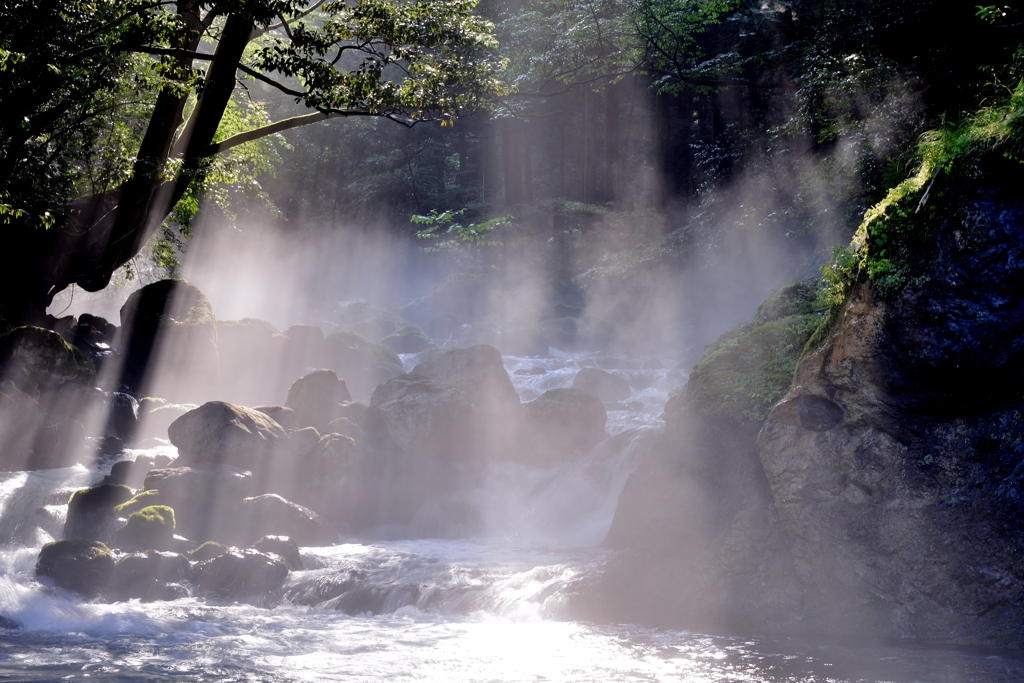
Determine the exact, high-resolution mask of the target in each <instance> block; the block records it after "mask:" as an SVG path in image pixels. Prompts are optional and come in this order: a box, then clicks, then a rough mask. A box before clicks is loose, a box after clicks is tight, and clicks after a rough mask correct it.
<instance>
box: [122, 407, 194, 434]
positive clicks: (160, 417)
mask: <svg viewBox="0 0 1024 683" xmlns="http://www.w3.org/2000/svg"><path fill="white" fill-rule="evenodd" d="M198 407H199V406H197V405H196V404H195V403H169V402H168V401H165V400H164V399H162V398H154V397H151V396H147V397H145V398H143V399H142V400H140V401H139V410H138V416H139V417H138V421H139V424H138V427H137V428H136V435H137V437H138V438H140V439H145V438H157V439H166V438H167V428H168V427H170V426H171V423H172V422H174V421H175V420H177V419H178V418H179V417H181V416H182V415H184V414H185V413H187V412H189V411H192V410H195V409H196V408H198Z"/></svg>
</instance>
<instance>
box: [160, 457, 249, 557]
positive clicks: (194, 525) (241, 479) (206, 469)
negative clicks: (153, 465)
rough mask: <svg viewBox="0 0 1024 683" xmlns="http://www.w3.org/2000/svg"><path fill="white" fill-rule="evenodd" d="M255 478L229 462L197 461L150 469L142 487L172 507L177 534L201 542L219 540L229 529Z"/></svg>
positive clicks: (233, 523)
mask: <svg viewBox="0 0 1024 683" xmlns="http://www.w3.org/2000/svg"><path fill="white" fill-rule="evenodd" d="M254 481H255V480H254V478H253V476H252V474H251V473H249V472H245V471H242V470H239V469H237V468H233V467H230V466H228V465H198V466H196V467H168V468H165V469H156V470H152V471H150V472H149V474H147V475H146V483H145V487H146V493H147V494H148V495H149V496H155V500H156V501H159V503H160V504H161V505H168V506H170V507H171V508H173V509H174V511H175V521H176V524H177V529H178V533H179V534H181V535H182V536H184V537H186V538H188V539H190V540H192V541H195V542H202V541H208V540H221V538H222V537H223V536H224V535H225V534H229V533H230V532H231V529H232V528H233V526H234V525H235V523H236V521H235V517H236V514H237V513H236V510H237V508H238V506H239V505H240V504H241V502H242V499H244V498H246V497H248V496H251V495H252V494H253V487H254ZM152 491H156V492H157V493H155V494H154V493H150V492H152ZM140 495H141V494H140ZM144 502H146V504H149V505H152V504H153V503H152V502H149V501H148V500H147V501H144Z"/></svg>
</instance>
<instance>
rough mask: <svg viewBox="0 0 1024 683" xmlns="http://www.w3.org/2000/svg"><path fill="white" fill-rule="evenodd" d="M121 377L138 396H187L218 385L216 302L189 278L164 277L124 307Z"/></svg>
mask: <svg viewBox="0 0 1024 683" xmlns="http://www.w3.org/2000/svg"><path fill="white" fill-rule="evenodd" d="M118 347H119V349H120V351H121V356H122V359H123V363H124V365H123V367H122V371H121V383H122V384H123V385H124V386H127V387H128V388H129V389H130V390H131V391H132V393H134V394H135V395H137V396H144V395H153V396H162V397H164V398H168V399H171V400H189V399H195V398H197V397H202V396H205V395H207V394H208V393H209V392H211V391H213V390H215V389H216V379H217V374H218V366H219V357H218V354H217V323H216V319H215V318H214V315H213V307H212V305H211V304H210V301H209V299H207V298H206V295H204V294H203V293H202V292H201V291H200V290H199V288H198V287H196V286H195V285H193V284H191V283H189V282H186V281H185V280H176V279H172V280H160V281H159V282H154V283H152V284H149V285H146V286H145V287H143V288H141V289H139V290H138V291H136V292H134V293H133V294H132V295H131V296H130V297H128V300H127V301H125V303H124V305H123V306H122V307H121V329H120V331H119V338H118Z"/></svg>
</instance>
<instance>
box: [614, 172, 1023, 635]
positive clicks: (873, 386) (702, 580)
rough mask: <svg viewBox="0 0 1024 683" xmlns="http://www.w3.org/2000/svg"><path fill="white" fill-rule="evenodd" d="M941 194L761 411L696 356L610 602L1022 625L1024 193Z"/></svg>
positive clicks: (630, 525) (635, 512)
mask: <svg viewBox="0 0 1024 683" xmlns="http://www.w3.org/2000/svg"><path fill="white" fill-rule="evenodd" d="M942 194H943V196H944V197H945V201H944V205H943V207H942V208H941V210H938V211H933V215H934V216H935V220H934V221H933V223H932V225H931V228H930V230H929V233H928V240H929V242H930V243H929V246H928V248H926V249H922V250H921V251H920V252H919V253H918V254H916V255H915V258H916V259H917V261H916V262H914V263H913V264H912V266H913V267H912V272H913V274H914V277H913V279H908V282H909V284H907V286H905V287H904V288H903V289H902V290H900V291H899V292H897V293H891V294H890V296H889V297H888V298H887V299H885V300H883V298H882V297H881V296H880V295H879V294H878V292H877V291H876V289H875V287H874V285H872V284H871V283H870V282H867V281H863V282H861V283H859V284H857V285H855V286H854V287H853V289H852V291H850V293H849V296H848V297H847V299H846V302H845V303H844V304H843V307H842V309H841V310H840V312H839V316H838V318H837V319H836V322H835V324H834V325H833V326H832V329H831V331H830V332H829V334H828V335H827V336H826V337H825V339H824V341H823V342H822V343H821V344H819V345H818V347H817V348H816V349H815V350H814V351H812V352H811V353H809V354H808V355H807V356H806V357H804V358H803V359H802V361H801V362H800V365H799V367H798V369H797V371H796V374H795V381H794V383H793V386H792V388H791V389H790V390H789V392H788V394H786V395H785V396H784V398H783V399H782V400H781V401H780V402H779V403H778V404H777V405H775V406H774V408H772V409H771V411H770V412H768V414H767V418H766V419H764V421H763V424H762V423H761V422H760V419H761V418H763V417H764V415H763V413H761V414H758V412H757V411H754V410H751V409H750V408H749V407H747V408H746V409H744V410H742V411H739V412H738V410H731V409H730V410H721V409H720V408H721V406H722V405H725V404H726V403H728V401H730V400H733V399H732V398H730V395H727V392H722V391H719V390H718V389H716V388H715V387H716V384H715V382H714V381H713V380H714V372H711V373H709V372H708V371H707V370H708V369H709V368H704V370H702V366H703V365H704V363H703V362H702V365H700V366H698V367H697V368H696V369H695V372H694V375H691V378H690V382H689V384H688V386H687V388H686V391H684V392H683V394H682V395H681V396H680V397H678V398H677V399H673V400H674V401H675V404H673V401H670V404H669V406H667V407H666V413H667V418H669V423H668V426H667V427H666V432H665V434H664V435H663V437H662V440H661V442H660V443H659V445H658V447H657V448H656V449H655V450H654V452H653V454H652V456H651V458H650V459H649V460H648V461H647V462H646V463H644V464H643V465H642V466H641V467H640V469H638V471H637V472H636V473H634V475H633V476H632V477H631V479H630V481H629V483H628V484H627V486H626V489H625V490H624V492H623V494H622V498H621V499H620V503H619V508H618V510H617V512H616V518H615V521H614V523H613V525H612V529H611V532H610V534H609V537H608V540H607V541H606V545H608V546H610V547H612V548H616V549H619V550H621V553H620V554H619V555H617V556H616V557H615V558H614V559H613V561H612V562H610V563H609V568H608V570H607V572H606V575H605V580H604V586H603V588H604V592H605V596H606V601H607V605H608V606H609V609H610V612H611V616H613V617H618V618H628V619H638V620H646V621H654V622H659V623H673V624H675V625H680V626H686V627H691V628H692V627H698V628H699V627H702V626H714V625H723V626H726V627H730V628H746V629H755V630H759V631H773V630H786V631H806V632H813V633H816V634H819V635H822V634H833V635H844V636H845V635H865V636H873V637H886V636H897V637H907V636H910V637H923V638H941V639H946V640H952V641H958V642H964V643H988V644H994V645H1008V646H1013V647H1022V646H1024V382H1022V379H1024V202H1022V201H1021V199H1020V196H1021V195H1020V191H1019V190H1017V189H1016V188H1004V189H992V187H991V186H989V187H987V188H984V189H980V188H979V187H978V184H977V183H975V184H974V186H961V187H956V186H952V185H950V186H947V187H944V188H942ZM757 329H758V328H757V326H756V325H755V327H754V330H748V331H747V333H745V335H746V336H741V337H739V338H738V341H737V344H734V346H735V347H736V348H743V345H744V344H747V343H748V341H749V340H751V339H755V338H757V335H761V336H763V335H764V333H763V331H762V332H756V330H757ZM766 329H767V328H766ZM730 343H731V342H730ZM723 349H726V350H727V347H725V346H722V345H721V344H720V346H719V348H718V349H717V350H716V351H713V352H712V354H710V355H709V356H708V359H711V358H712V357H714V356H715V354H719V355H721V352H722V351H723ZM771 355H772V354H770V353H769V354H768V356H771ZM748 358H749V357H748ZM740 360H742V359H739V360H730V359H728V358H724V357H723V361H722V362H723V363H727V364H729V365H728V367H727V368H725V369H724V370H723V371H722V373H720V376H722V377H727V376H729V375H728V373H727V372H725V370H729V369H730V368H731V370H732V371H735V368H737V367H739V365H737V363H739V361H740ZM754 365H756V363H755V364H754ZM748 367H750V366H749V364H748ZM710 369H711V370H714V368H710ZM748 372H749V369H744V370H743V373H748ZM744 381H745V382H746V383H745V384H744V385H743V386H744V387H745V391H747V394H750V388H751V387H756V386H758V383H757V382H756V381H754V382H751V381H749V379H747V380H744ZM729 383H730V385H732V384H735V382H734V381H733V380H731V379H730V380H729ZM720 384H721V383H720ZM719 388H720V387H719ZM716 392H717V393H716ZM755 393H756V392H755ZM709 401H710V403H709ZM709 405H710V409H709ZM739 407H742V406H739V404H737V408H739ZM755 419H756V421H755ZM758 427H760V430H759V431H758Z"/></svg>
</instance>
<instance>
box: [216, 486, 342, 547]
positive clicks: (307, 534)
mask: <svg viewBox="0 0 1024 683" xmlns="http://www.w3.org/2000/svg"><path fill="white" fill-rule="evenodd" d="M237 517H238V521H239V527H238V528H237V529H236V530H235V533H236V534H237V535H236V539H237V540H238V541H239V543H240V544H242V545H249V544H251V543H254V542H255V541H257V540H258V539H260V538H262V537H263V536H268V535H274V536H288V537H290V538H292V539H294V541H295V542H296V543H298V544H299V545H301V546H324V545H332V544H334V543H337V542H338V534H337V532H336V531H334V530H332V529H331V528H330V526H328V525H327V523H326V522H324V520H323V519H321V518H320V515H318V514H317V513H315V512H313V511H312V510H310V509H309V508H305V507H303V506H301V505H297V504H296V503H292V502H289V501H287V500H285V499H284V498H282V497H281V496H279V495H276V494H273V493H265V494H263V495H260V496H253V497H251V498H246V499H244V500H243V501H242V503H241V505H240V507H239V510H238V516H237Z"/></svg>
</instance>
